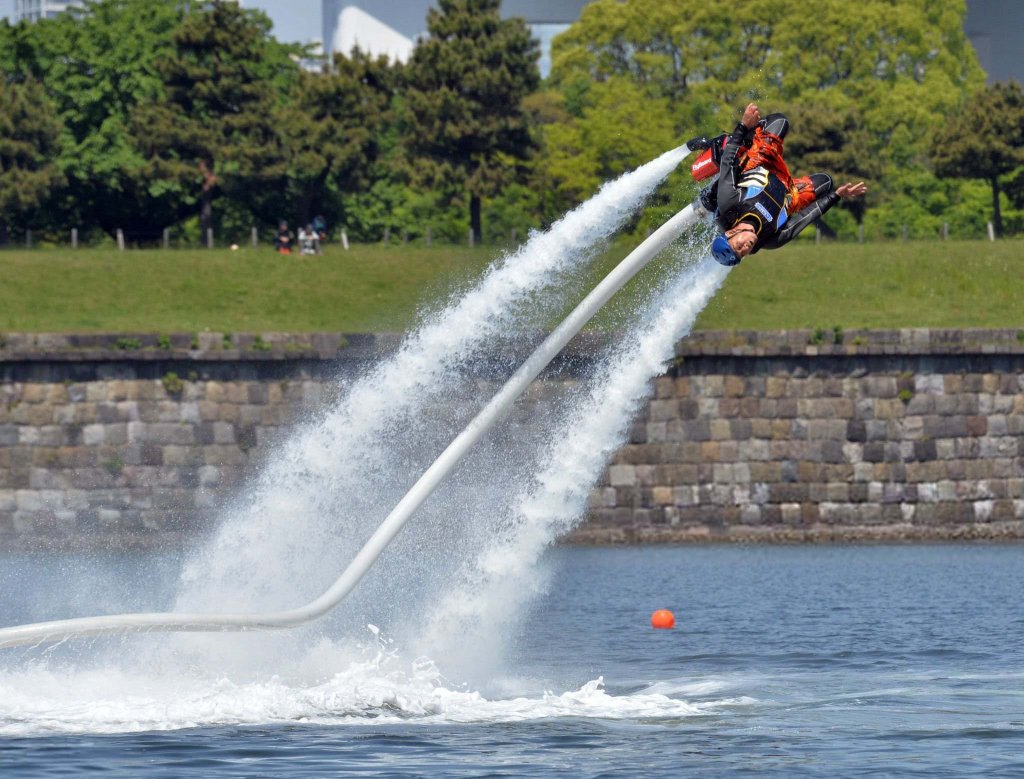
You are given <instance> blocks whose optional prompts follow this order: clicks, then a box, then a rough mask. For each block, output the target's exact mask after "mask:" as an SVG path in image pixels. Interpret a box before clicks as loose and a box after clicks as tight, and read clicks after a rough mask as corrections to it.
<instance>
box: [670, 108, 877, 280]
mask: <svg viewBox="0 0 1024 779" xmlns="http://www.w3.org/2000/svg"><path fill="white" fill-rule="evenodd" d="M787 132H789V120H788V119H787V118H786V117H785V116H784V115H783V114H769V115H768V116H766V117H765V118H764V119H762V118H761V111H760V110H759V109H758V107H757V105H756V104H755V103H751V104H750V105H748V106H747V108H746V110H745V111H744V112H743V119H742V120H741V121H740V123H739V124H738V125H736V129H735V130H733V131H732V133H730V134H729V135H728V136H724V135H720V136H718V137H717V138H713V139H710V140H709V139H708V138H707V137H705V136H698V137H696V138H693V139H692V140H690V141H688V142H687V146H689V147H690V148H691V149H694V150H697V149H700V150H704V151H705V153H704V154H702V155H701V156H700V157H699V158H698V159H697V161H696V162H695V163H694V165H693V174H694V178H696V179H697V180H698V181H699V180H700V179H702V178H707V176H708V175H712V174H713V173H714V170H715V168H716V166H717V167H718V168H719V169H720V173H719V175H718V178H717V179H715V180H714V181H712V182H711V184H709V185H708V186H707V187H705V188H704V190H703V191H702V192H701V193H700V202H701V204H702V205H703V206H704V208H705V209H707V211H708V212H709V213H711V214H714V217H715V221H716V222H717V223H718V226H719V227H721V228H722V231H723V233H722V234H721V235H719V236H718V237H717V238H715V240H714V241H713V242H712V244H711V253H712V255H713V256H714V258H715V259H716V260H717V261H718V262H720V263H722V265H737V264H738V263H739V261H740V260H741V259H743V258H744V257H746V256H747V255H748V254H753V253H754V252H756V251H758V250H759V249H778V248H779V247H780V246H784V245H785V244H787V243H789V242H790V241H791V240H793V239H794V238H796V236H797V235H799V234H800V232H801V231H802V230H803V229H804V228H805V227H807V226H808V225H809V224H811V223H812V222H815V221H817V220H818V219H820V218H821V217H822V216H824V214H825V212H826V211H828V210H829V209H830V208H832V206H834V205H835V204H836V203H838V202H839V200H840V199H842V198H854V197H860V196H861V195H863V194H864V193H865V192H867V187H866V186H865V185H864V182H860V183H858V184H853V183H847V184H843V185H842V186H841V187H838V188H836V187H835V184H834V183H833V181H832V177H831V176H829V175H828V174H827V173H814V174H812V175H810V176H801V177H800V178H796V179H795V178H793V176H792V175H791V174H790V172H789V168H788V167H787V166H786V161H785V160H784V159H783V157H782V142H783V140H784V139H785V137H786V133H787ZM723 141H724V147H723Z"/></svg>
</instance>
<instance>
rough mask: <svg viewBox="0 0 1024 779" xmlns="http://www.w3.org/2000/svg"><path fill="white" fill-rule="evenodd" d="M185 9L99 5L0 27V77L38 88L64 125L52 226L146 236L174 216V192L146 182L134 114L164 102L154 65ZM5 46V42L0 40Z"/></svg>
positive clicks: (108, 0) (109, 1) (137, 1)
mask: <svg viewBox="0 0 1024 779" xmlns="http://www.w3.org/2000/svg"><path fill="white" fill-rule="evenodd" d="M183 15H184V3H183V2H161V3H152V2H149V0H100V1H97V2H90V3H89V4H88V5H87V7H86V8H85V10H84V11H81V12H79V11H77V10H73V11H69V12H68V13H65V14H61V15H60V16H58V17H56V18H55V19H44V20H42V21H40V22H38V23H35V24H28V23H23V24H19V25H16V26H15V27H13V28H8V29H7V34H6V36H5V35H4V31H3V30H2V29H0V69H2V70H3V72H4V73H5V74H6V75H7V78H9V79H12V80H19V81H20V80H24V79H25V78H35V79H37V80H38V81H39V82H40V83H41V84H43V85H44V87H45V89H46V92H47V95H48V96H49V99H50V101H51V102H52V103H53V105H54V107H55V110H56V112H57V114H58V116H59V118H60V122H61V125H62V133H61V142H60V145H59V148H58V149H57V150H56V153H55V156H56V161H57V164H58V166H59V168H60V170H61V172H62V173H63V175H64V176H65V178H66V186H65V187H64V190H63V197H62V198H61V200H60V207H59V208H58V204H57V203H55V204H54V206H55V210H56V211H57V213H55V214H54V216H53V218H54V219H55V220H59V221H61V222H62V224H61V226H62V227H63V226H66V225H67V224H69V223H70V224H78V225H82V226H86V227H87V226H90V225H98V226H99V227H101V228H102V229H104V230H106V231H108V232H113V230H114V229H115V228H117V227H123V228H125V230H126V231H127V232H129V234H131V233H133V232H134V233H137V234H138V235H139V236H140V237H143V236H146V235H152V234H153V233H154V232H156V233H158V232H159V230H160V229H161V228H162V227H164V226H166V225H167V224H169V223H171V222H173V221H175V219H176V218H177V207H178V203H179V200H180V193H175V192H174V191H172V190H169V189H168V188H167V187H166V186H164V183H163V182H161V181H154V180H153V179H152V177H150V176H147V175H146V160H145V159H144V158H143V157H142V155H141V154H139V152H138V150H137V148H136V142H135V138H134V136H133V132H132V127H131V115H132V112H133V111H134V110H135V108H136V106H137V105H138V104H139V103H141V102H151V101H157V100H159V99H160V98H161V96H162V94H163V85H162V82H161V78H160V75H159V74H158V73H157V71H156V67H155V63H156V61H157V59H158V58H159V57H161V56H162V55H163V54H165V53H166V52H167V51H168V50H169V49H170V47H171V34H172V32H173V30H174V29H175V28H176V27H177V26H178V24H179V23H180V22H181V19H182V18H183ZM5 37H6V38H7V40H3V39H4V38H5Z"/></svg>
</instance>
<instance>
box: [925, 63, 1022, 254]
mask: <svg viewBox="0 0 1024 779" xmlns="http://www.w3.org/2000/svg"><path fill="white" fill-rule="evenodd" d="M932 158H933V159H934V161H935V170H936V172H937V173H938V174H939V175H940V176H947V177H951V178H967V179H984V180H986V181H987V182H988V184H989V187H990V188H991V191H992V214H993V216H992V221H993V223H994V225H995V230H996V233H997V234H998V235H1002V234H1003V216H1002V210H1001V209H1000V206H999V195H1000V182H999V179H1000V177H1001V176H1005V175H1007V174H1009V173H1013V172H1014V170H1016V169H1017V168H1018V167H1020V166H1021V165H1024V91H1022V90H1021V88H1020V84H1017V83H1016V82H1013V81H1011V82H1008V83H1005V84H993V85H992V86H990V87H986V88H985V89H982V90H980V91H979V92H977V93H976V94H974V95H973V96H972V97H971V98H970V99H968V100H967V101H966V102H965V103H964V105H963V107H962V108H961V110H960V111H958V112H957V113H955V114H954V115H953V116H952V117H950V118H949V120H948V121H947V122H946V123H945V125H944V126H943V127H942V128H941V131H939V132H937V133H936V135H935V141H934V143H933V152H932Z"/></svg>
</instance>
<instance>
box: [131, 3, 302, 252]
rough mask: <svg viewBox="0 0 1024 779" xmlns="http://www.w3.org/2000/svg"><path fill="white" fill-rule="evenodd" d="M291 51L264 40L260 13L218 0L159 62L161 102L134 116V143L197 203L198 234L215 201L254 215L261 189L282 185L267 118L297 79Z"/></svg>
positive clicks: (281, 157) (282, 161)
mask: <svg viewBox="0 0 1024 779" xmlns="http://www.w3.org/2000/svg"><path fill="white" fill-rule="evenodd" d="M197 6H198V7H197ZM289 53H291V50H290V49H288V48H287V47H282V46H280V45H279V44H277V43H276V41H274V40H273V39H272V38H270V22H269V20H268V19H267V17H266V16H264V15H263V14H259V13H253V12H251V11H246V10H243V9H242V8H240V7H239V5H238V4H237V3H233V2H226V1H224V0H215V1H214V2H206V3H201V4H198V3H196V4H193V10H192V12H191V13H190V14H189V15H188V16H187V17H186V18H185V20H184V21H183V22H182V24H181V25H180V26H179V27H178V28H177V29H176V30H175V32H174V35H173V49H172V51H171V52H169V53H168V54H167V55H166V56H165V57H163V58H162V59H160V60H159V61H158V62H157V70H158V72H159V73H160V75H161V77H162V78H163V81H164V89H165V92H166V98H165V99H163V100H161V101H159V102H153V103H149V104H147V105H144V106H141V107H140V108H139V110H137V111H136V112H135V115H134V119H135V127H136V132H137V136H138V141H139V144H140V148H141V150H142V152H143V153H144V154H145V155H146V156H147V158H149V160H150V165H149V170H150V171H151V172H152V174H153V175H155V176H156V177H157V178H159V179H161V180H163V181H164V182H166V183H167V185H172V184H180V185H182V186H184V187H185V188H186V191H187V192H188V193H189V195H190V200H191V202H193V203H195V204H197V205H198V211H199V219H200V226H201V229H202V231H203V234H205V233H206V231H207V229H209V228H210V227H212V225H213V218H214V214H213V204H214V201H215V199H216V198H217V197H218V195H220V194H224V195H227V196H228V197H229V198H231V199H233V200H234V201H235V203H242V204H246V205H248V206H249V207H250V208H252V209H253V210H257V211H258V210H259V209H260V208H261V207H263V206H265V205H266V204H267V202H268V196H267V194H266V193H268V192H271V193H272V192H279V191H281V190H283V188H284V183H285V174H286V171H287V159H286V154H285V150H284V144H283V142H282V139H281V137H280V134H279V132H278V128H277V124H276V122H275V120H274V117H275V115H276V113H277V109H278V106H279V99H278V98H279V94H280V91H279V90H281V88H282V85H284V84H291V83H293V82H294V80H295V78H297V72H298V68H297V66H296V65H295V64H294V63H293V62H292V61H291V60H290V59H289V58H288V54H289ZM269 200H271V201H272V202H275V203H276V202H277V200H276V199H275V198H269Z"/></svg>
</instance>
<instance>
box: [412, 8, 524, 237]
mask: <svg viewBox="0 0 1024 779" xmlns="http://www.w3.org/2000/svg"><path fill="white" fill-rule="evenodd" d="M500 5H501V3H500V0H439V3H438V9H437V10H434V9H432V10H431V11H430V12H429V14H428V15H427V29H428V31H429V36H428V37H427V38H426V39H425V40H423V41H421V42H420V44H419V45H418V46H417V47H416V49H415V51H414V52H413V55H412V59H411V60H410V62H409V65H408V72H407V82H406V85H407V92H406V105H407V111H408V117H409V119H408V125H407V138H408V146H409V149H410V152H411V153H412V154H413V155H414V156H415V157H417V158H418V161H417V169H418V172H419V174H420V176H419V178H420V180H421V181H424V182H427V183H429V184H430V185H433V186H436V187H439V188H441V189H442V190H450V191H452V192H453V193H460V192H461V193H465V194H466V195H468V198H469V203H470V226H471V228H472V230H473V234H474V235H475V236H476V237H477V238H479V237H480V236H481V215H480V207H481V202H482V200H483V198H484V197H487V196H490V195H493V194H495V193H496V192H497V191H499V190H500V189H501V187H502V186H504V185H505V184H506V183H507V182H508V181H510V180H511V179H513V178H514V172H515V171H514V167H515V165H517V164H521V163H522V162H524V161H525V160H526V157H527V154H528V153H529V151H530V148H531V145H532V139H531V136H530V132H529V127H528V125H527V122H526V115H525V113H524V112H523V108H522V102H523V99H524V98H525V97H526V96H527V95H528V94H529V93H530V92H532V91H533V90H535V89H536V88H537V85H538V84H539V81H540V75H539V73H538V70H537V58H538V56H539V52H538V49H537V44H536V41H534V40H533V39H532V38H531V37H530V33H529V31H528V30H527V28H526V25H525V24H524V22H523V20H522V19H505V20H503V19H502V18H501V17H500V15H499V13H498V11H499V8H500Z"/></svg>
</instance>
